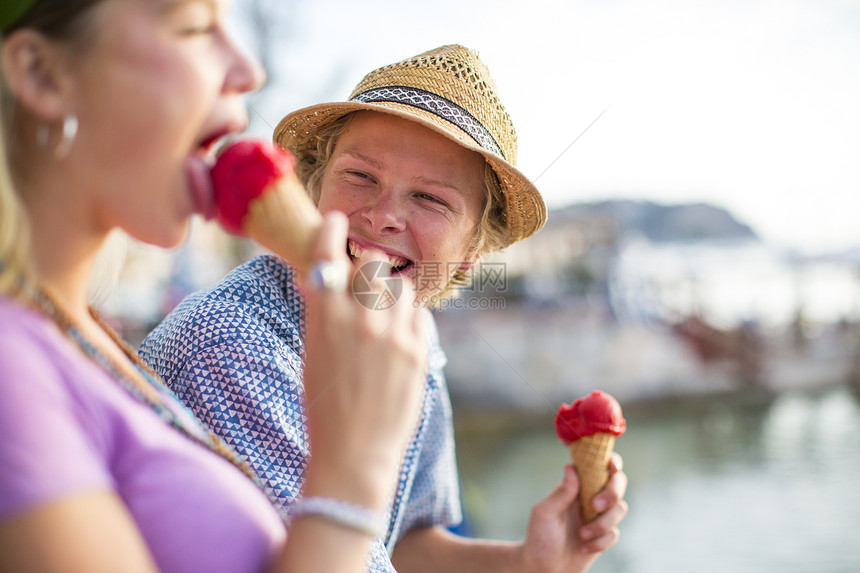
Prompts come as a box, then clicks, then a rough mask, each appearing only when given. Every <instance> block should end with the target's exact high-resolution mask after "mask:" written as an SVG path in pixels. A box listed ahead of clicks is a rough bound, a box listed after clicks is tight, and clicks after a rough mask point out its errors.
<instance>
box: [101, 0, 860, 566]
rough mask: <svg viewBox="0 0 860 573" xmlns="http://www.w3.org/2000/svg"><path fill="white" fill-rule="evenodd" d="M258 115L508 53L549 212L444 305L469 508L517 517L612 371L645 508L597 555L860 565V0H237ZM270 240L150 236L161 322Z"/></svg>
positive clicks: (151, 313)
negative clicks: (408, 66)
mask: <svg viewBox="0 0 860 573" xmlns="http://www.w3.org/2000/svg"><path fill="white" fill-rule="evenodd" d="M231 25H232V26H234V28H235V31H236V33H237V34H238V35H239V37H240V38H241V40H242V42H243V43H244V45H245V46H246V48H247V50H248V51H249V52H252V53H254V54H255V55H256V56H257V57H258V58H260V59H261V60H262V61H263V63H264V65H265V66H266V68H267V70H268V74H269V82H268V84H267V86H266V87H265V88H264V89H263V90H262V91H260V92H259V93H257V94H254V95H253V96H251V97H250V98H249V100H248V106H249V113H250V116H251V120H252V123H251V127H250V130H249V131H250V133H251V134H252V135H255V136H259V137H263V138H266V139H268V138H270V137H271V133H272V130H273V128H274V126H275V125H277V123H278V122H279V121H280V119H281V117H282V116H283V115H285V114H286V113H287V112H288V111H291V110H293V109H297V108H299V107H303V106H306V105H311V104H314V103H319V102H323V101H335V100H341V99H344V98H346V97H347V95H348V94H349V92H350V91H351V89H352V87H353V86H354V85H355V84H357V83H358V81H359V80H360V79H361V77H362V76H363V75H364V74H365V73H366V72H368V71H370V70H372V69H374V68H376V67H379V66H381V65H385V64H388V63H392V62H394V61H397V60H400V59H404V58H407V57H410V56H413V55H415V54H418V53H421V52H423V51H426V50H428V49H430V48H433V47H436V46H439V45H443V44H447V43H461V44H464V45H466V46H469V47H471V48H473V49H476V50H477V51H478V52H479V53H480V55H481V58H482V59H483V60H484V62H485V63H486V64H487V65H488V66H489V67H490V69H491V71H492V73H493V76H494V78H495V80H496V84H497V87H498V90H499V92H500V94H501V97H502V99H503V101H504V102H505V104H506V106H507V108H508V111H509V112H510V114H511V116H512V117H513V119H514V122H515V124H516V126H517V130H518V133H519V140H520V159H519V167H520V168H521V170H522V171H523V172H524V173H526V174H527V175H528V176H529V177H531V178H532V179H533V180H534V181H535V182H536V183H537V185H538V187H539V188H540V189H541V190H542V192H543V193H544V195H545V197H546V200H547V203H548V205H549V207H550V209H551V211H550V217H549V223H548V224H547V226H546V228H545V229H544V230H543V231H541V233H539V234H538V235H537V236H536V237H534V238H532V239H530V240H528V241H525V242H523V243H520V244H517V245H515V246H514V247H511V248H510V249H508V250H507V251H506V252H504V253H501V254H499V255H494V256H492V257H488V258H486V259H485V260H484V261H482V263H481V264H480V265H479V266H478V267H477V268H476V269H475V276H474V279H475V280H474V282H473V285H472V286H471V287H470V288H468V289H466V290H464V291H463V292H462V293H461V294H460V296H459V297H458V298H457V299H455V300H453V301H450V302H449V303H448V304H446V305H445V307H444V308H441V309H439V310H438V311H437V312H436V315H437V320H438V323H439V327H440V332H441V336H442V343H443V347H444V348H445V349H446V351H447V353H448V358H449V363H448V369H447V375H448V379H449V386H450V389H451V394H452V399H453V402H454V409H455V418H456V419H455V422H456V427H457V434H458V436H457V438H458V459H459V463H460V467H461V479H462V493H463V500H464V504H465V508H466V515H467V521H466V522H465V523H464V525H463V528H462V530H461V531H462V533H464V534H470V535H476V536H482V537H495V538H503V539H519V538H521V536H522V535H523V532H524V529H525V524H526V521H527V518H528V512H529V509H530V507H531V506H532V505H533V504H534V503H535V502H536V501H538V500H539V499H541V498H542V497H543V496H544V495H546V493H547V492H549V490H550V489H551V488H552V487H553V486H554V485H555V484H556V483H557V481H558V479H559V478H560V476H561V466H562V464H564V463H565V462H566V461H567V460H568V454H567V451H566V448H565V447H564V446H562V445H561V444H560V443H559V442H558V441H557V440H556V438H555V436H554V432H553V424H552V421H553V417H554V414H555V411H556V409H557V408H558V406H559V405H560V404H561V403H562V402H571V401H572V400H573V399H575V398H577V397H579V396H581V395H584V394H586V393H588V392H589V391H590V390H592V389H595V388H597V389H602V390H605V391H608V392H610V393H612V394H613V395H615V396H616V398H618V400H619V401H620V402H621V404H622V406H623V407H624V410H625V413H626V415H627V418H628V433H627V434H626V435H625V436H623V437H622V438H620V439H619V440H618V442H617V449H618V450H619V451H620V452H621V453H622V455H623V456H624V459H625V471H626V472H627V473H628V475H629V476H630V489H629V492H628V496H627V499H628V501H629V503H630V507H631V509H630V514H629V516H628V518H627V519H626V520H625V522H624V523H623V526H622V536H621V540H620V541H619V543H618V544H617V546H616V547H614V548H613V549H612V550H610V551H609V552H608V553H607V554H605V555H604V556H603V557H601V559H600V560H598V562H597V564H596V565H595V567H594V568H593V571H597V572H616V571H618V572H620V571H624V572H637V573H646V572H652V571H654V572H656V571H661V572H664V571H682V570H691V571H698V572H710V571H714V572H717V571H720V572H723V571H736V572H769V571H781V572H787V571H798V572H800V571H803V572H816V573H836V572H849V571H851V572H854V571H858V570H860V546H858V545H857V543H856V541H857V533H856V532H857V530H858V528H860V490H858V488H856V486H855V484H856V483H857V480H858V478H860V398H858V396H860V390H858V388H860V382H858V380H860V326H858V321H860V210H858V208H857V207H858V206H860V201H858V198H860V161H858V158H860V106H858V105H857V103H856V102H858V101H860V2H857V1H853V0H697V1H696V2H689V1H682V0H587V1H585V0H573V1H570V0H565V1H558V2H550V1H543V0H533V1H531V2H512V1H510V0H496V1H493V2H490V1H488V0H475V1H472V2H462V1H459V2H457V1H453V0H437V1H436V2H433V3H415V2H404V1H398V2H395V1H393V0H392V1H370V2H361V3H356V2H347V1H345V0H343V1H341V0H317V1H315V2H311V1H310V0H237V1H235V2H234V8H233V12H232V15H231ZM256 252H257V249H256V248H255V247H254V246H253V245H251V244H249V243H247V242H244V241H237V240H235V239H232V238H229V237H227V236H226V235H224V234H223V233H222V232H221V231H220V230H218V229H217V228H215V227H214V226H213V225H211V224H206V223H203V222H200V221H197V222H195V224H194V226H193V229H192V233H191V236H190V238H189V240H188V242H187V243H186V244H185V245H184V246H183V247H182V248H181V249H179V250H176V251H170V252H165V251H160V250H157V249H152V248H145V247H141V246H138V245H132V246H131V247H130V252H129V256H128V261H127V264H126V266H125V268H124V270H123V274H122V277H121V281H120V284H119V287H118V288H117V289H116V291H115V292H114V293H113V294H112V295H111V297H110V298H109V299H108V300H107V302H106V306H107V308H108V310H109V311H110V312H112V313H113V314H114V315H115V316H117V317H118V320H119V321H120V322H119V324H120V326H121V328H122V330H123V332H124V333H125V335H126V337H127V338H128V339H129V340H132V341H135V342H137V341H139V340H140V339H141V338H142V337H143V336H144V335H145V333H146V332H148V331H149V329H151V328H152V326H153V325H154V324H156V323H157V322H158V321H159V320H160V319H161V317H162V316H163V315H164V314H165V313H166V312H168V311H169V310H170V309H171V308H172V307H173V306H174V305H175V304H176V303H177V302H178V301H179V300H181V298H182V297H183V296H185V295H186V294H187V293H188V292H190V291H192V290H195V289H198V288H202V287H205V286H207V285H209V284H212V283H213V282H215V281H217V280H218V279H220V278H221V277H222V276H223V275H224V274H225V273H226V272H227V271H228V270H229V269H230V268H232V267H233V266H235V265H236V264H238V263H240V262H243V261H244V260H246V259H247V258H248V257H250V256H252V255H254V254H255V253H256Z"/></svg>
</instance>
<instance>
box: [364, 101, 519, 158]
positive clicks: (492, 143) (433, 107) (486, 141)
mask: <svg viewBox="0 0 860 573" xmlns="http://www.w3.org/2000/svg"><path fill="white" fill-rule="evenodd" d="M350 101H355V102H360V103H379V102H391V103H402V104H404V105H411V106H412V107H417V108H419V109H423V110H424V111H429V112H430V113H432V114H433V115H435V116H438V117H440V118H442V119H444V120H446V121H449V122H451V123H453V124H454V125H456V126H457V127H458V128H460V129H461V130H462V131H464V132H466V134H467V135H468V136H469V137H471V138H472V139H474V140H475V143H477V144H478V145H480V146H481V147H482V148H484V149H486V150H487V151H489V152H491V153H495V154H496V155H498V156H499V157H501V158H502V159H507V158H506V157H505V154H504V153H503V152H502V148H501V147H500V146H499V144H498V142H497V141H496V139H495V138H494V137H493V135H492V134H491V133H490V132H489V130H487V128H486V127H484V126H483V124H482V123H481V122H480V121H478V120H477V118H475V116H473V115H472V114H471V113H469V112H468V111H467V110H466V109H464V108H462V107H460V106H459V105H457V104H456V103H454V102H452V101H451V100H449V99H445V98H443V97H442V96H440V95H438V94H434V93H433V92H428V91H424V90H422V89H418V88H412V87H408V86H387V87H382V88H373V89H369V90H367V91H363V92H361V93H360V94H358V95H356V96H355V97H353V98H351V99H350Z"/></svg>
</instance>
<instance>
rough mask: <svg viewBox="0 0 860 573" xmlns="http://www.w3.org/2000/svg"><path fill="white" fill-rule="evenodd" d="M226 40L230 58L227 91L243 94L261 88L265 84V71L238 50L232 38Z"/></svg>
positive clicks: (254, 60)
mask: <svg viewBox="0 0 860 573" xmlns="http://www.w3.org/2000/svg"><path fill="white" fill-rule="evenodd" d="M226 40H227V44H228V45H227V49H228V53H229V56H230V68H229V70H228V72H227V78H226V82H225V83H226V86H225V87H226V89H227V91H229V92H238V93H245V92H250V91H254V90H257V89H259V88H261V87H262V86H263V84H264V83H266V70H265V69H263V66H262V65H261V64H260V62H259V61H257V59H256V58H254V57H253V56H250V55H248V54H246V53H245V52H244V51H243V50H242V49H240V48H239V46H238V45H237V44H236V41H235V40H234V39H233V38H232V37H230V36H227V39H226Z"/></svg>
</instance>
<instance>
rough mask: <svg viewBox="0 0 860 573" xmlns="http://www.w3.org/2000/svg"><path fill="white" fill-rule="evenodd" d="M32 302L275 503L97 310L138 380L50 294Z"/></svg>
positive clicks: (244, 465)
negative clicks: (90, 336) (84, 332)
mask: <svg viewBox="0 0 860 573" xmlns="http://www.w3.org/2000/svg"><path fill="white" fill-rule="evenodd" d="M33 300H34V302H35V303H36V305H37V307H38V310H40V311H41V312H42V313H43V314H44V315H45V316H47V317H48V318H50V319H51V320H52V321H53V322H54V324H56V325H57V326H58V327H59V328H60V330H61V331H62V332H63V333H64V334H66V336H67V337H68V338H69V339H71V340H72V342H74V343H75V345H76V346H77V347H78V348H79V349H80V350H81V351H82V352H83V353H84V354H85V355H86V356H87V357H88V358H89V359H90V360H92V361H93V362H95V363H96V364H98V365H99V366H100V367H101V368H102V369H103V370H104V371H105V372H106V373H107V374H108V375H109V376H110V377H111V378H113V379H114V380H116V381H117V382H119V384H120V386H122V387H123V388H124V389H125V390H126V391H127V392H128V393H129V394H131V395H132V397H134V398H135V399H137V400H138V401H140V402H142V403H144V404H146V405H147V406H149V407H150V408H151V409H152V410H153V411H154V412H155V413H156V414H157V415H158V416H159V417H160V418H161V419H162V420H164V421H165V422H167V424H168V425H170V426H171V427H173V428H174V429H176V430H177V431H179V433H181V434H182V435H184V436H185V437H187V438H189V439H190V440H191V441H193V442H196V443H197V444H200V445H202V446H203V447H205V448H208V449H209V450H211V451H213V452H215V453H216V454H217V455H219V456H221V457H222V458H224V459H226V460H227V461H229V462H230V463H232V464H233V465H234V466H236V467H237V468H239V470H240V471H241V472H242V473H244V474H245V475H246V476H248V478H250V479H251V481H253V482H254V483H255V484H256V485H257V486H258V487H259V488H260V489H261V490H262V491H263V492H264V493H266V495H268V496H269V498H270V499H272V496H271V495H270V492H269V490H268V489H267V488H266V486H265V485H264V484H263V483H262V481H260V478H259V477H258V476H257V474H256V473H255V472H254V470H253V468H251V466H250V465H249V464H248V462H247V461H245V460H244V459H243V458H242V457H241V456H240V455H239V454H238V453H236V452H235V451H234V450H233V449H232V448H231V447H230V446H229V445H228V444H227V443H226V442H225V441H224V440H222V439H221V438H220V437H218V436H217V435H216V434H215V433H214V432H212V431H211V430H208V429H206V428H204V427H203V425H202V424H201V423H200V422H199V421H198V420H197V418H196V417H195V416H194V414H193V413H192V412H191V411H190V410H189V409H188V408H187V407H185V406H184V405H183V404H182V402H181V401H180V400H179V398H177V397H176V395H175V394H174V393H173V392H172V391H171V390H170V389H169V388H168V387H167V386H166V385H165V384H164V383H163V382H162V381H161V379H160V378H159V376H158V374H156V373H155V371H154V370H152V368H150V367H149V365H147V364H146V363H145V362H144V361H143V360H141V359H140V357H139V356H138V355H137V353H136V352H134V350H132V349H131V347H130V346H129V345H128V344H126V342H125V341H124V340H122V339H121V338H120V337H119V335H118V334H117V333H116V332H115V331H114V330H113V328H111V327H110V326H109V325H108V324H107V323H106V322H105V321H104V320H103V319H102V317H101V316H100V315H99V314H98V312H96V310H95V309H94V308H92V307H90V309H89V311H90V315H91V316H92V317H93V319H94V320H95V321H96V323H97V324H98V325H99V327H100V328H102V329H103V330H104V331H105V333H106V334H107V335H108V337H110V339H111V340H112V341H113V342H114V344H116V345H117V346H118V347H119V348H120V349H121V350H122V352H123V354H125V356H126V357H127V358H128V359H129V360H130V361H131V363H132V364H133V365H134V367H135V370H136V371H137V373H139V374H140V377H139V378H138V377H136V376H129V375H128V374H126V373H125V372H124V371H123V369H122V368H121V367H120V365H119V364H118V363H117V362H115V361H114V360H113V359H112V358H110V357H109V356H107V355H106V354H105V353H104V352H102V351H101V350H99V348H98V347H97V346H96V345H95V344H93V343H92V342H91V341H90V340H88V339H87V338H86V336H84V334H83V332H82V331H81V329H80V328H79V327H78V326H77V325H76V324H75V322H74V321H73V320H72V318H71V317H70V316H68V315H67V314H66V313H65V312H64V311H63V310H62V309H61V308H60V306H59V305H58V304H56V303H55V302H54V300H53V299H52V298H51V297H50V296H48V294H47V293H45V292H44V291H42V290H37V291H36V293H35V295H34V297H33Z"/></svg>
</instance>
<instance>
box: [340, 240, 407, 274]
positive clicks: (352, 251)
mask: <svg viewBox="0 0 860 573" xmlns="http://www.w3.org/2000/svg"><path fill="white" fill-rule="evenodd" d="M364 251H365V249H364V248H362V247H361V246H359V245H357V244H355V243H354V242H353V241H350V240H348V241H347V242H346V252H347V254H348V255H349V258H350V259H352V261H353V262H355V261H357V260H358V259H359V257H361V255H362V253H364ZM386 256H387V257H388V264H389V265H390V266H391V274H392V275H396V274H399V273H404V272H406V271H408V270H409V269H411V268H412V266H413V262H412V261H411V260H409V259H407V258H406V257H397V256H394V255H386Z"/></svg>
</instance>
